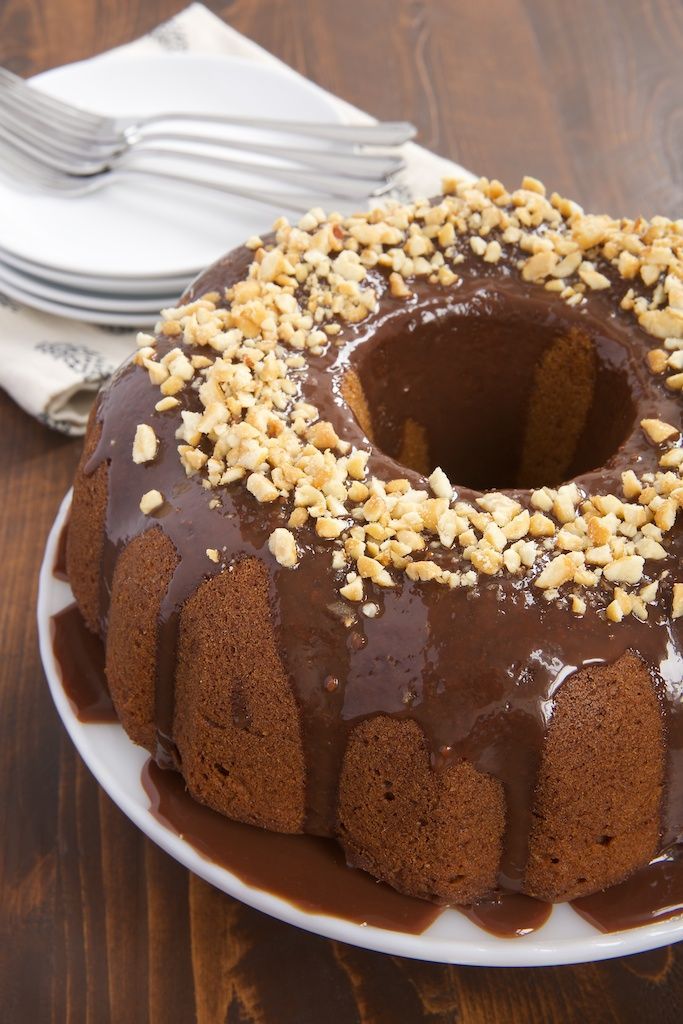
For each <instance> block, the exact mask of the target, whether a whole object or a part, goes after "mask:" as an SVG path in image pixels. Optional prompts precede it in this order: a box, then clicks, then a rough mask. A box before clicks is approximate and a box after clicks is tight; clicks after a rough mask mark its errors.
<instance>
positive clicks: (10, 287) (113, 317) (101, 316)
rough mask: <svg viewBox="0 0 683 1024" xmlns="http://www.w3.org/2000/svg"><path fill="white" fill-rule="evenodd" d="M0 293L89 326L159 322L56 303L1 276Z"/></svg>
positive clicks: (149, 316) (154, 316)
mask: <svg viewBox="0 0 683 1024" xmlns="http://www.w3.org/2000/svg"><path fill="white" fill-rule="evenodd" d="M0 293H2V294H3V295H6V296H7V297H8V298H9V299H12V300H13V301H14V302H19V303H21V304H22V305H24V306H29V307H30V308H31V309H39V310H40V311H41V312H43V313H52V315H53V316H61V317H68V318H69V319H71V320H82V321H85V322H86V323H89V324H104V325H106V326H108V327H136V328H138V329H142V328H143V327H152V326H153V325H154V324H155V323H156V322H157V320H158V319H159V317H158V311H157V312H156V313H151V312H147V313H115V312H109V311H104V310H96V309H92V308H91V309H84V308H83V307H81V306H70V305H67V304H66V303H65V302H56V301H54V300H52V299H47V298H45V297H44V296H42V295H38V294H36V293H35V292H33V291H29V290H28V289H27V288H20V287H18V286H17V285H16V284H12V283H11V282H10V281H8V280H7V278H5V277H3V276H2V275H1V274H0Z"/></svg>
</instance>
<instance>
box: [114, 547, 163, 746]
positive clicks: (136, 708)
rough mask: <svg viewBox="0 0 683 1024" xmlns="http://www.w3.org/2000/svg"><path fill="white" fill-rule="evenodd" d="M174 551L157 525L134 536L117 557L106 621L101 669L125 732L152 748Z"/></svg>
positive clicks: (155, 734) (154, 739)
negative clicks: (161, 628)
mask: <svg viewBox="0 0 683 1024" xmlns="http://www.w3.org/2000/svg"><path fill="white" fill-rule="evenodd" d="M178 561H179V559H178V554H177V552H176V550H175V548H174V547H173V544H172V543H171V541H170V540H169V539H168V537H166V536H165V535H164V533H163V532H162V531H161V530H160V529H159V528H153V529H151V530H148V531H147V533H143V534H141V536H139V537H134V538H133V540H131V542H130V544H128V545H126V547H125V548H124V549H123V551H122V552H121V554H120V555H119V557H118V559H117V562H116V569H115V571H114V581H113V584H112V592H111V605H110V608H109V622H108V626H107V647H106V660H105V671H106V674H107V682H108V685H109V692H110V693H111V696H112V700H113V702H114V707H115V708H116V713H117V714H118V716H119V718H120V719H121V724H122V725H123V727H124V729H125V730H126V732H127V733H128V735H129V736H130V737H131V739H133V740H134V741H135V742H136V743H139V744H140V745H141V746H143V747H147V749H148V750H149V751H150V752H151V753H154V752H155V751H156V746H157V733H156V717H155V699H156V697H155V695H156V671H157V647H158V635H157V620H158V618H159V609H160V607H161V602H162V599H163V595H164V594H165V593H166V590H167V589H168V585H169V583H170V582H171V578H172V576H173V573H174V572H175V570H176V568H177V566H178Z"/></svg>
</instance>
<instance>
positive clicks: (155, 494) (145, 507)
mask: <svg viewBox="0 0 683 1024" xmlns="http://www.w3.org/2000/svg"><path fill="white" fill-rule="evenodd" d="M163 503H164V497H163V495H162V494H160V492H159V491H147V492H146V493H145V494H143V495H142V497H141V498H140V511H141V512H142V513H143V514H144V515H146V516H148V515H151V513H152V512H156V510H157V509H159V508H161V506H162V505H163Z"/></svg>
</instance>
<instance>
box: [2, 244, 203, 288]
mask: <svg viewBox="0 0 683 1024" xmlns="http://www.w3.org/2000/svg"><path fill="white" fill-rule="evenodd" d="M0 265H1V266H2V267H4V268H6V269H10V270H13V271H14V272H15V273H19V274H28V275H29V276H30V277H33V278H36V279H40V280H41V281H43V282H44V283H45V284H57V285H63V286H64V287H65V288H69V289H75V290H78V289H82V290H83V291H84V292H98V293H102V294H103V295H106V296H107V297H109V296H111V297H112V298H116V297H119V298H123V299H127V298H128V297H130V296H132V297H134V298H135V297H140V298H142V299H146V298H147V296H149V295H161V294H162V293H168V292H172V293H173V294H174V295H181V294H182V292H183V291H184V290H185V288H186V287H187V284H188V282H189V281H191V280H192V278H193V277H194V276H195V275H196V271H192V273H189V272H186V273H184V274H180V275H177V276H175V277H145V276H144V275H142V276H140V277H124V276H123V275H118V276H116V277H108V276H107V275H106V274H75V273H71V272H70V271H68V270H60V269H59V268H58V267H48V266H46V265H45V264H44V263H35V262H33V261H32V260H26V259H23V258H22V257H21V256H17V255H16V254H15V253H12V252H9V250H7V249H3V247H2V245H0ZM188 274H189V276H188Z"/></svg>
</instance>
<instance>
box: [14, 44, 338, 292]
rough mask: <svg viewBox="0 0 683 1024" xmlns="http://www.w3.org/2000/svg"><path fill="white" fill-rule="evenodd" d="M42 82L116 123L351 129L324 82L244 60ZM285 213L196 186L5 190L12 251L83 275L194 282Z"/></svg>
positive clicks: (170, 64) (159, 59)
mask: <svg viewBox="0 0 683 1024" xmlns="http://www.w3.org/2000/svg"><path fill="white" fill-rule="evenodd" d="M34 81H35V82H36V84H37V85H39V86H40V88H41V89H44V90H45V91H47V92H49V93H50V94H52V95H53V96H56V97H57V98H59V99H63V100H66V101H68V102H70V103H75V104H77V105H78V104H81V105H83V103H84V102H85V100H84V98H87V106H88V108H89V109H91V110H93V111H95V112H97V113H102V114H111V115H115V116H119V115H129V114H130V115H133V116H135V115H144V114H151V113H154V112H158V111H160V110H175V111H192V110H203V111H205V112H207V113H221V114H235V115H237V114H239V115H241V116H245V117H261V118H266V117H268V118H274V119H276V120H277V119H285V118H289V119H290V120H291V119H292V118H293V117H295V118H296V119H297V120H299V121H306V120H308V121H318V122H327V123H339V120H340V118H339V113H338V112H337V110H336V108H335V106H334V105H333V103H332V102H331V101H330V99H329V97H327V96H326V94H325V93H324V92H323V90H321V89H319V88H318V87H317V86H315V85H313V83H311V82H308V81H307V80H306V79H304V78H302V77H300V76H298V75H293V74H289V73H285V72H284V71H282V70H280V69H279V68H270V67H263V66H261V65H259V64H255V63H254V62H253V61H249V60H244V59H242V58H238V57H224V56H218V55H212V56H197V55H192V54H185V53H183V54H179V53H175V54H159V55H146V56H125V55H123V56H122V55H120V54H111V55H108V56H107V57H102V58H98V59H97V60H96V61H84V62H83V63H78V64H69V65H66V66H65V67H61V68H55V69H54V70H52V71H47V72H45V73H43V74H41V75H38V76H37V77H36V78H35V79H34ZM169 127H173V125H172V123H169ZM184 127H185V128H187V125H185V126H184ZM231 138H235V139H241V140H242V141H244V140H245V139H247V140H248V139H249V138H254V134H253V133H252V134H251V135H249V134H248V130H247V129H242V128H240V129H231ZM258 138H259V141H262V142H264V143H272V144H275V145H278V144H279V145H287V143H288V142H291V141H292V140H291V138H289V137H287V136H284V135H282V134H276V133H272V132H271V133H268V132H265V131H263V132H259V134H258ZM315 144H316V143H315V140H311V142H310V145H311V146H312V147H313V146H315ZM298 145H301V139H299V140H298ZM242 157H243V158H244V159H247V158H248V157H247V155H246V154H242ZM263 162H264V163H265V162H266V161H265V159H264V160H263ZM165 166H166V167H167V168H168V169H169V170H179V171H181V173H188V165H187V164H186V163H184V162H183V163H181V164H180V165H176V164H173V162H172V161H171V160H170V159H169V160H168V162H167V163H166V164H165ZM275 178H276V176H275ZM225 180H227V181H229V182H231V183H233V184H237V185H243V186H245V185H246V186H248V187H250V188H253V187H255V186H256V187H257V186H258V182H259V181H261V180H262V182H263V185H264V188H270V189H271V190H272V189H277V190H278V191H279V192H283V191H286V186H285V185H284V184H283V183H281V182H280V183H278V182H277V180H271V179H268V178H265V177H264V178H263V179H260V178H259V177H256V176H254V175H253V174H247V173H246V172H241V173H239V174H238V172H236V171H229V172H227V171H226V172H225ZM280 212H281V211H280V210H277V209H271V208H270V207H268V206H266V205H264V204H262V203H258V202H254V203H249V202H247V201H245V200H244V199H240V198H236V197H231V196H227V195H218V194H212V193H209V192H204V191H200V190H198V189H190V188H189V187H188V189H187V190H186V191H183V190H182V189H179V188H178V186H177V185H169V184H168V183H163V182H160V181H159V180H155V179H154V178H149V179H143V178H140V179H135V180H133V179H130V180H127V179H122V180H120V181H116V182H113V183H112V184H111V185H109V186H107V187H106V188H104V189H102V190H100V191H98V192H95V193H93V194H92V195H88V196H82V197H80V198H76V199H75V198H66V197H59V196H49V195H42V194H40V193H37V192H35V191H20V190H19V189H17V188H12V187H10V186H8V185H6V184H5V183H3V182H0V224H1V225H2V227H1V229H0V245H1V246H2V248H3V249H5V250H6V251H8V252H10V253H13V254H15V255H16V256H18V257H20V258H21V259H24V260H29V261H31V262H33V263H38V264H44V265H45V266H47V267H51V268H55V269H57V270H61V271H67V272H69V273H71V274H78V275H87V276H92V275H93V274H100V275H106V276H111V277H117V276H126V277H160V276H167V275H174V276H176V277H182V278H184V279H186V280H189V279H190V278H191V277H193V276H194V275H195V273H196V269H197V268H199V267H204V266H207V265H208V264H210V263H213V262H214V260H216V259H217V258H218V257H219V256H220V255H222V254H223V253H225V252H228V251H229V250H230V249H233V248H234V247H235V246H236V245H238V244H240V243H241V242H243V241H244V239H245V238H248V237H249V236H250V235H254V234H256V233H258V232H259V231H262V230H264V229H266V228H268V227H269V225H270V224H271V223H272V221H273V220H274V219H275V218H276V217H277V216H278V214H279V213H280Z"/></svg>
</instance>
